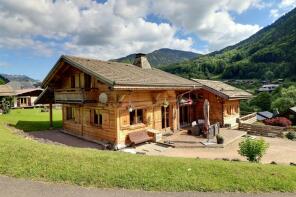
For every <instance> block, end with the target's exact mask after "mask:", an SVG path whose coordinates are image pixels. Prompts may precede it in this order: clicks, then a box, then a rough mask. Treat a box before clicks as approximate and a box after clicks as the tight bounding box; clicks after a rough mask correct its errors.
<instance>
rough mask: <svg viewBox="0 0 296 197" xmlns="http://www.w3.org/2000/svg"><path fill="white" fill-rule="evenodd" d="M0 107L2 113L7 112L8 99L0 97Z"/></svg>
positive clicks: (8, 109) (8, 106)
mask: <svg viewBox="0 0 296 197" xmlns="http://www.w3.org/2000/svg"><path fill="white" fill-rule="evenodd" d="M0 109H2V113H3V114H7V113H9V111H10V101H9V100H8V99H6V98H2V100H1V102H0Z"/></svg>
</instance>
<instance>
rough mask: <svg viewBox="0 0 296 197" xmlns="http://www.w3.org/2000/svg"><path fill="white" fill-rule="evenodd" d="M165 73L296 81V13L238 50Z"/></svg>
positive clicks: (171, 67)
mask: <svg viewBox="0 0 296 197" xmlns="http://www.w3.org/2000/svg"><path fill="white" fill-rule="evenodd" d="M164 70H166V71H168V72H171V73H175V74H178V75H181V76H184V77H196V78H225V79H233V78H238V79H274V78H290V79H296V9H294V10H292V11H290V12H289V13H287V14H286V15H284V16H282V17H281V18H280V19H278V20H277V21H275V22H274V23H273V24H271V25H269V26H267V27H265V28H263V29H261V30H260V31H259V32H257V33H256V34H254V35H253V36H251V37H250V38H248V39H246V40H244V41H242V42H240V43H238V44H236V45H234V46H229V47H226V48H224V49H222V50H221V51H216V52H213V53H210V54H208V55H203V56H199V57H197V58H195V59H193V60H190V61H185V62H181V63H177V64H173V65H169V66H167V67H165V68H164Z"/></svg>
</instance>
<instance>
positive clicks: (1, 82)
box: [0, 75, 8, 85]
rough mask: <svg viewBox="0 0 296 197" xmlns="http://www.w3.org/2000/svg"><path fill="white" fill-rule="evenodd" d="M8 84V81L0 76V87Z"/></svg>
mask: <svg viewBox="0 0 296 197" xmlns="http://www.w3.org/2000/svg"><path fill="white" fill-rule="evenodd" d="M7 82H8V79H6V78H5V77H3V76H1V75H0V85H2V84H5V83H7Z"/></svg>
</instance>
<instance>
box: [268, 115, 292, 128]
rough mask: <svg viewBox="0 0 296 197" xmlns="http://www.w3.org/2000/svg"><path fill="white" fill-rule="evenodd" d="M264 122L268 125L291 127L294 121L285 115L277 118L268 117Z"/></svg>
mask: <svg viewBox="0 0 296 197" xmlns="http://www.w3.org/2000/svg"><path fill="white" fill-rule="evenodd" d="M263 122H264V124H266V125H272V126H280V127H290V126H291V125H292V122H291V121H290V120H289V119H288V118H285V117H276V118H271V119H266V120H264V121H263Z"/></svg>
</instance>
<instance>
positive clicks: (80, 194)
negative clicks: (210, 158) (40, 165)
mask: <svg viewBox="0 0 296 197" xmlns="http://www.w3.org/2000/svg"><path fill="white" fill-rule="evenodd" d="M295 195H296V194H295V193H294V194H288V193H271V194H244V193H201V192H180V193H177V192H144V191H130V190H120V189H96V188H83V187H79V186H73V185H66V184H53V183H44V182H37V181H29V180H24V179H16V178H10V177H4V176H0V196H9V197H40V196H42V197H84V196H87V197H106V196H108V197H121V196H122V197H166V196H168V197H292V196H293V197H295Z"/></svg>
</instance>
